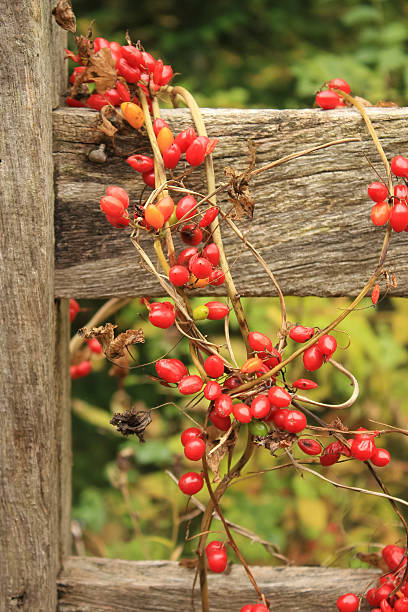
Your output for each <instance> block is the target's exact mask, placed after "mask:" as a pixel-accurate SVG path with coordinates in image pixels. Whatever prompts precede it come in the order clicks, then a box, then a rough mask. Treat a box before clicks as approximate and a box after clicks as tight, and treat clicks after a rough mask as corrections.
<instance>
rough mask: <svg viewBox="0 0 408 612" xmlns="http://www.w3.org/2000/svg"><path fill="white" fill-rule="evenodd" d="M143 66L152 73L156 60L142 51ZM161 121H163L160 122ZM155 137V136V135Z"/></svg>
mask: <svg viewBox="0 0 408 612" xmlns="http://www.w3.org/2000/svg"><path fill="white" fill-rule="evenodd" d="M142 57H143V64H142V67H145V68H146V69H147V70H148V71H149V72H153V70H154V66H155V63H156V60H155V59H154V57H153V56H152V55H150V53H148V52H147V51H142ZM161 121H163V119H162V120H161ZM156 135H157V134H156Z"/></svg>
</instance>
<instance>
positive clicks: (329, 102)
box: [316, 91, 340, 110]
mask: <svg viewBox="0 0 408 612" xmlns="http://www.w3.org/2000/svg"><path fill="white" fill-rule="evenodd" d="M316 104H318V106H320V107H321V108H323V109H324V110H329V109H332V108H336V106H338V105H339V104H340V98H339V96H338V95H337V94H336V93H335V92H334V91H320V92H319V93H318V94H317V96H316Z"/></svg>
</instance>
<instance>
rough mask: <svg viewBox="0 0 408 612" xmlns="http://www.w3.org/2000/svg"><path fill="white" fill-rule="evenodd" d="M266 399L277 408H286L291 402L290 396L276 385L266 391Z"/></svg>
mask: <svg viewBox="0 0 408 612" xmlns="http://www.w3.org/2000/svg"><path fill="white" fill-rule="evenodd" d="M268 398H269V401H270V402H271V404H273V405H274V406H278V408H286V406H289V404H290V403H291V401H292V396H291V394H290V393H289V392H288V391H286V389H283V388H282V387H278V386H277V385H275V386H274V387H271V388H270V389H269V390H268Z"/></svg>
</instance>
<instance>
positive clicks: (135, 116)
mask: <svg viewBox="0 0 408 612" xmlns="http://www.w3.org/2000/svg"><path fill="white" fill-rule="evenodd" d="M120 110H121V111H122V114H123V116H124V118H125V119H126V121H127V122H128V123H130V125H131V126H132V127H134V128H136V129H139V128H141V127H142V125H143V124H144V115H143V111H142V109H141V108H140V106H138V105H137V104H134V103H133V102H122V104H121V105H120Z"/></svg>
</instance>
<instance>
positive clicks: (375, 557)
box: [357, 552, 389, 572]
mask: <svg viewBox="0 0 408 612" xmlns="http://www.w3.org/2000/svg"><path fill="white" fill-rule="evenodd" d="M357 557H358V558H359V559H360V561H363V563H368V565H371V567H378V568H379V569H381V570H382V571H383V572H388V571H389V568H388V566H387V564H386V562H385V561H384V559H383V558H382V555H381V553H378V552H373V553H357Z"/></svg>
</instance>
